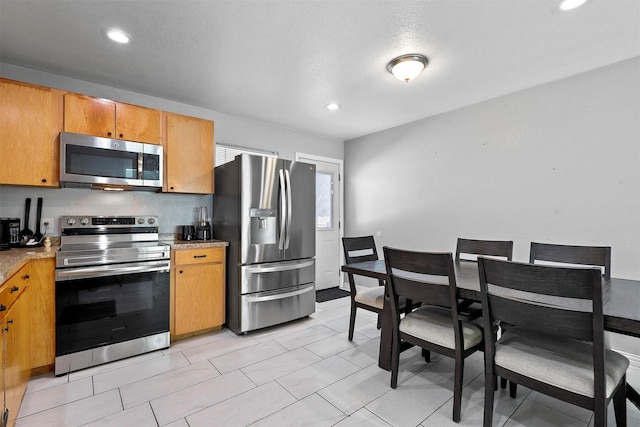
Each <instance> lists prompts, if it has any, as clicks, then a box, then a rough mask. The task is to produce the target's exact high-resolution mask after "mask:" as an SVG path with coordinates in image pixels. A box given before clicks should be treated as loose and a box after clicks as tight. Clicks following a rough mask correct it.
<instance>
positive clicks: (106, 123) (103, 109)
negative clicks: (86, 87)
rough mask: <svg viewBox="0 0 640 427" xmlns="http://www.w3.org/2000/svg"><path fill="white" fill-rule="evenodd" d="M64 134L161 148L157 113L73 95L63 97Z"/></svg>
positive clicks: (147, 109)
mask: <svg viewBox="0 0 640 427" xmlns="http://www.w3.org/2000/svg"><path fill="white" fill-rule="evenodd" d="M64 131H65V132H72V133H80V134H84V135H94V136H100V137H103V138H114V139H123V140H127V141H136V142H148V143H151V144H162V138H161V135H162V134H161V126H160V111H159V110H154V109H151V108H146V107H139V106H137V105H130V104H123V103H120V102H113V101H109V100H104V99H99V98H93V97H90V96H86V95H80V94H77V93H66V94H65V95H64Z"/></svg>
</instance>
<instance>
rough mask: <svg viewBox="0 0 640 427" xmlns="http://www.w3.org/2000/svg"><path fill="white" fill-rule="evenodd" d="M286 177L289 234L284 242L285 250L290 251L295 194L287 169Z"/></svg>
mask: <svg viewBox="0 0 640 427" xmlns="http://www.w3.org/2000/svg"><path fill="white" fill-rule="evenodd" d="M284 176H285V179H286V181H287V234H286V237H285V241H284V248H285V249H289V241H290V240H291V206H292V205H293V201H292V200H291V198H292V197H293V192H292V191H291V176H290V175H289V171H288V170H286V169H285V171H284Z"/></svg>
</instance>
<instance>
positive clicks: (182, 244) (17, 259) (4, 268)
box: [0, 234, 229, 284]
mask: <svg viewBox="0 0 640 427" xmlns="http://www.w3.org/2000/svg"><path fill="white" fill-rule="evenodd" d="M52 241H53V243H56V244H55V245H54V244H52V245H51V246H50V247H48V248H45V247H39V248H12V249H10V250H8V251H2V252H0V284H2V283H3V282H4V281H5V280H7V279H8V278H10V277H11V276H13V275H14V274H15V273H16V272H17V271H18V270H20V269H21V268H22V266H24V265H25V264H26V263H27V262H29V261H30V260H32V259H43V258H55V257H56V252H57V251H58V249H59V248H60V246H59V244H58V243H59V239H58V240H55V239H53V238H52ZM160 241H161V242H165V243H167V244H169V245H170V246H171V248H172V249H189V248H215V247H224V246H229V243H228V242H224V241H222V240H187V241H185V240H177V239H175V236H174V235H173V234H169V235H166V236H161V238H160Z"/></svg>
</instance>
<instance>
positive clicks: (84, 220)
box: [80, 218, 89, 225]
mask: <svg viewBox="0 0 640 427" xmlns="http://www.w3.org/2000/svg"><path fill="white" fill-rule="evenodd" d="M80 224H82V225H88V224H89V218H82V219H81V220H80Z"/></svg>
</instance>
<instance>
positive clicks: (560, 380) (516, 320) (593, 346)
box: [478, 257, 629, 427]
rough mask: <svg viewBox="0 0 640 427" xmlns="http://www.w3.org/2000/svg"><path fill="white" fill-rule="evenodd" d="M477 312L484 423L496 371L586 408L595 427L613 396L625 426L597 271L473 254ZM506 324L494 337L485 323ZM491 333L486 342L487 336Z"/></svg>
mask: <svg viewBox="0 0 640 427" xmlns="http://www.w3.org/2000/svg"><path fill="white" fill-rule="evenodd" d="M478 267H479V275H480V292H481V300H482V308H483V310H484V333H485V404H484V426H486V427H489V426H491V425H492V421H493V402H494V386H495V383H494V382H495V381H496V375H499V376H500V377H502V378H506V379H508V380H509V381H512V382H515V383H517V384H521V385H523V386H525V387H528V388H530V389H532V390H535V391H537V392H539V393H542V394H546V395H549V396H552V397H554V398H556V399H560V400H563V401H566V402H569V403H571V404H574V405H577V406H580V407H583V408H587V409H589V410H591V411H593V413H594V422H595V423H594V424H595V426H596V427H604V426H606V425H607V423H606V419H607V406H608V404H609V402H610V401H611V400H613V405H614V410H615V417H616V422H617V425H618V426H625V425H626V408H625V403H626V402H625V398H626V392H625V387H626V371H627V368H628V366H629V361H628V360H627V359H626V358H625V357H624V356H622V355H621V354H619V353H617V352H615V351H613V350H610V349H607V348H605V345H604V315H603V308H602V306H603V302H602V280H601V277H600V276H601V273H600V271H599V270H597V269H595V268H593V269H587V268H569V267H559V266H547V265H534V264H527V263H517V262H513V261H504V260H496V259H489V258H484V257H480V258H479V260H478ZM502 321H505V322H507V323H509V324H510V325H511V327H509V328H508V329H507V330H506V331H505V332H504V333H503V334H502V335H501V336H500V339H498V340H497V341H496V339H495V338H496V336H495V332H494V329H493V325H494V324H495V323H496V322H502ZM492 338H493V339H492Z"/></svg>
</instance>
